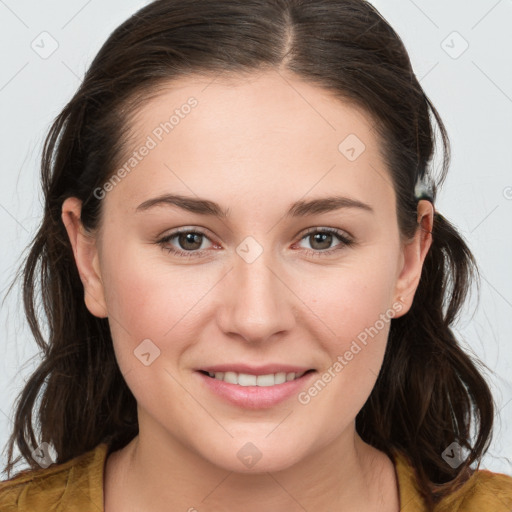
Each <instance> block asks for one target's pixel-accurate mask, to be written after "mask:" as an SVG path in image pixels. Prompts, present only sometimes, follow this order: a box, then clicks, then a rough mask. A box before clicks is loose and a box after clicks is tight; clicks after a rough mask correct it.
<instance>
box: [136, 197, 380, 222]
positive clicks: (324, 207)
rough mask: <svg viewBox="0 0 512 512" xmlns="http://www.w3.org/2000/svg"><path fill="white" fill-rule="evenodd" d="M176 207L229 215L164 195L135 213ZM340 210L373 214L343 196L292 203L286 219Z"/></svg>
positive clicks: (191, 200) (201, 201) (203, 201)
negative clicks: (351, 209)
mask: <svg viewBox="0 0 512 512" xmlns="http://www.w3.org/2000/svg"><path fill="white" fill-rule="evenodd" d="M165 205H168V206H177V207H179V208H182V209H183V210H187V211H189V212H192V213H197V214H199V215H211V216H214V217H218V218H220V219H225V218H226V217H228V215H229V208H228V209H226V210H224V209H222V208H221V206H220V205H219V204H217V203H215V202H213V201H209V200H208V199H200V198H194V197H188V196H182V195H177V194H164V195H161V196H158V197H154V198H152V199H148V200H147V201H144V202H143V203H141V204H140V205H139V206H137V208H136V211H137V212H140V211H147V210H149V209H151V208H154V207H156V206H165ZM342 208H357V209H360V210H363V211H367V212H369V213H375V212H374V210H373V208H372V207H371V206H370V205H369V204H366V203H363V202H362V201H359V200H357V199H353V198H350V197H343V196H330V197H322V198H318V199H311V200H309V201H305V200H301V201H296V202H295V203H293V204H292V205H291V206H290V208H289V210H288V212H287V213H286V216H287V217H290V216H291V217H306V216H308V215H318V214H320V213H326V212H331V211H335V210H339V209H342Z"/></svg>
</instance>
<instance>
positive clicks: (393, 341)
mask: <svg viewBox="0 0 512 512" xmlns="http://www.w3.org/2000/svg"><path fill="white" fill-rule="evenodd" d="M430 114H432V115H433V117H434V118H435V119H436V121H437V123H438V126H439V128H440V133H441V135H442V142H443V145H444V149H445V160H444V166H443V170H442V173H441V175H440V176H438V177H437V180H436V179H435V178H434V176H432V175H431V172H430V168H429V164H430V162H431V157H432V153H433V148H434V144H435V140H434V131H433V127H432V125H431V121H430ZM448 163H449V151H448V139H447V136H446V132H445V129H444V127H443V124H442V121H441V119H440V118H439V115H438V114H437V112H436V110H435V108H434V107H433V106H432V104H431V103H430V101H429V100H428V98H427V97H426V95H425V94H424V92H423V90H422V89H421V87H420V85H419V83H418V81H417V79H416V77H415V75H414V73H413V71H412V68H411V64H410V61H409V58H408V55H407V53H406V50H405V49H404V47H403V45H402V42H401V40H400V38H399V37H398V35H397V34H396V33H395V32H394V31H393V30H392V28H391V27H390V26H389V25H388V24H387V23H386V21H385V20H384V19H383V18H382V17H381V16H380V15H379V13H378V12H377V11H376V10H375V8H373V7H372V6H371V5H369V4H368V3H366V2H364V1H361V0H339V1H299V0H272V1H270V0H269V1H261V0H259V1H248V2H237V1H233V0H221V1H219V0H215V1H213V0H200V1H196V2H194V3H193V4H192V3H190V2H186V1H181V0H158V1H156V2H153V3H151V4H149V5H148V6H147V7H145V8H143V9H142V10H140V11H139V12H138V13H136V14H135V15H134V16H132V17H131V18H130V19H129V20H128V21H126V22H125V23H124V24H123V25H122V26H120V27H119V28H118V29H117V30H116V31H115V32H114V33H113V34H112V35H111V37H110V38H109V40H108V41H107V42H106V43H105V45H104V46H103V48H102V49H101V50H100V52H99V54H98V55H97V56H96V58H95V60H94V62H93V63H92V65H91V67H90V69H89V71H88V73H87V75H86V77H85V79H84V82H83V84H82V85H81V87H80V89H79V90H78V92H77V93H76V95H75V96H74V97H73V99H72V100H71V101H70V103H69V104H68V105H67V106H66V107H65V109H64V110H63V112H62V113H61V114H60V116H59V117H58V118H57V120H56V121H55V123H54V125H53V127H52V129H51V131H50V134H49V136H48V138H47V141H46V144H45V151H44V155H43V162H42V174H43V186H44V192H45V198H46V203H45V213H44V219H43V223H42V225H41V228H40V230H39V232H38V234H37V236H36V238H35V240H34V242H33V246H32V248H31V252H30V254H29V257H28V259H27V261H26V265H25V269H24V286H25V288H24V291H25V304H26V309H27V314H28V319H29V322H30V325H31V327H32V329H33V332H34V335H35V337H36V340H37V342H38V343H39V344H40V346H41V347H44V349H45V358H44V361H43V362H42V364H41V366H40V367H39V368H38V369H37V371H36V372H35V373H34V375H33V376H32V377H31V379H30V380H29V382H27V385H26V387H25V389H24V390H23V392H22V394H21V395H20V400H19V403H18V408H17V411H16V417H15V428H14V432H13V434H12V436H11V440H10V445H9V450H10V451H9V465H8V468H7V470H11V469H12V465H13V461H12V453H13V446H14V443H16V444H17V446H18V447H19V449H20V452H21V454H22V456H23V457H24V458H25V459H26V461H27V462H28V463H29V464H30V465H31V469H32V470H31V471H27V472H23V473H21V474H19V475H17V476H16V477H14V478H12V479H10V480H8V481H5V482H3V483H1V484H0V505H1V507H0V508H2V510H4V509H6V510H11V509H12V510H31V511H34V510H51V509H56V508H60V509H62V510H105V511H107V512H111V511H116V512H122V511H128V510H152V511H156V512H158V511H160V510H162V511H163V510H189V511H192V510H199V511H202V510H212V511H213V510H237V509H239V508H242V507H243V508H244V509H245V510H249V511H252V510H258V511H259V510H270V511H280V510H316V511H324V510H344V511H355V510H357V511H363V512H364V511H370V510H372V511H373V510H379V511H383V512H388V511H389V512H392V511H393V512H394V511H397V510H414V511H422V510H425V511H434V510H435V511H445V510H446V511H447V510H465V511H466V510H478V511H485V510H492V511H497V510H503V511H510V510H511V509H512V478H511V477H509V476H506V475H501V474H496V473H491V472H489V471H482V470H479V471H478V470H476V469H475V465H477V464H478V463H479V462H480V460H481V457H482V455H483V454H484V453H485V450H486V448H487V445H488V442H489V439H490V435H491V431H492V420H493V401H492V397H491V394H490V391H489V388H488V385H487V384H486V382H485V380H484V379H483V377H482V376H481V375H480V373H479V371H478V370H477V368H476V366H475V364H474V363H473V362H472V360H471V359H470V358H469V357H468V355H466V354H465V352H464V351H463V350H462V349H461V348H460V346H459V345H458V342H457V340H456V338H455V336H454V334H453V332H452V330H451V325H452V323H453V321H454V319H455V317H456V315H457V313H458V312H459V310H460V308H461V306H462V304H463V302H464V299H465V296H466V292H467V290H468V289H469V286H470V284H471V278H472V277H473V274H474V270H476V266H475V262H474V260H473V257H472V255H471V252H470V251H469V249H468V247H467V246H466V244H465V243H464V241H463V239H462V238H461V237H460V235H459V234H458V232H457V230H456V229H455V228H454V227H453V226H452V225H451V224H450V223H449V222H448V221H447V220H446V219H445V218H444V217H443V216H442V215H440V214H439V213H438V212H436V211H435V209H434V203H435V198H436V193H437V189H438V187H439V185H440V184H441V183H442V181H443V180H444V178H445V175H446V172H447V168H448ZM450 282H451V283H453V286H451V285H450V284H449V283H450ZM37 286H40V287H41V288H40V289H41V290H42V291H43V293H42V296H43V297H42V298H43V304H44V307H45V311H46V314H47V319H48V335H47V336H46V335H45V334H43V330H42V329H43V327H42V326H41V325H40V323H39V322H38V320H37V319H36V304H37V297H36V292H35V290H36V289H37ZM39 392H41V393H42V397H41V403H40V408H39V409H38V411H37V422H38V426H39V429H40V430H39V431H40V436H39V437H38V438H37V440H36V437H35V435H34V431H33V430H32V421H31V412H32V410H33V408H34V406H35V401H36V399H37V397H38V393H39ZM475 422H476V427H475ZM470 428H473V429H475V432H474V435H470ZM51 450H53V455H52V451H51ZM461 507H464V508H461Z"/></svg>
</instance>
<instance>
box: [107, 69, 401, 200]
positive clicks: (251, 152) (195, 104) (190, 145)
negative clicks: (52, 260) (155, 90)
mask: <svg viewBox="0 0 512 512" xmlns="http://www.w3.org/2000/svg"><path fill="white" fill-rule="evenodd" d="M130 130H131V132H132V137H131V139H130V142H129V144H128V145H127V149H128V151H127V153H126V155H125V156H124V160H123V161H122V162H121V164H120V165H119V168H121V167H122V166H124V167H125V169H126V170H127V171H128V172H125V173H123V174H124V175H126V179H123V180H122V183H120V184H119V186H117V187H116V190H115V191H114V194H112V196H114V195H116V194H120V193H121V190H123V189H124V191H125V193H128V194H129V195H130V196H131V197H133V199H134V201H135V200H140V201H142V200H144V199H147V198H148V196H150V195H151V194H153V195H155V194H157V193H162V192H171V191H172V192H176V193H188V194H195V195H199V196H201V197H208V196H212V198H213V199H214V200H216V201H217V199H220V198H222V197H224V198H225V197H226V191H229V192H230V195H231V196H232V197H233V199H236V198H237V197H241V196H243V197H246V196H247V194H250V195H257V194H258V193H261V194H268V193H272V194H273V195H278V194H281V195H283V196H286V195H289V196H290V200H292V199H293V200H295V199H297V198H299V197H301V196H304V195H306V194H308V193H309V192H312V193H313V192H316V193H322V192H327V191H330V190H332V189H337V190H338V191H339V192H343V191H344V189H345V190H347V191H349V192H351V193H353V194H355V195H358V194H359V195H360V197H359V198H360V199H362V200H363V198H364V197H366V198H367V199H368V198H369V196H370V195H371V194H372V192H374V193H379V192H380V193H382V188H383V186H385V188H388V189H391V190H388V192H387V193H388V194H390V198H392V195H393V190H392V187H391V185H390V184H391V180H390V178H389V176H388V172H387V170H386V169H385V167H384V161H383V158H382V156H381V146H380V140H379V138H378V134H377V132H376V130H375V128H374V122H373V119H372V118H371V116H369V115H368V114H367V113H366V112H364V111H363V110H362V109H360V108H358V107H356V106H354V105H353V104H350V103H348V102H346V101H342V100H340V99H338V98H336V97H335V96H334V95H333V94H332V93H331V92H329V91H327V90H326V89H323V88H321V87H318V86H316V85H313V84H311V83H307V82H305V81H303V80H301V79H299V78H297V77H295V76H293V75H290V74H284V73H282V72H277V71H272V72H264V73H263V72H262V73H253V74H250V75H230V76H222V77H220V76H214V75H212V76H187V77H182V78H180V79H177V80H173V81H172V82H169V83H168V84H165V86H164V87H162V88H161V89H160V92H159V94H158V96H156V97H153V98H152V99H151V100H149V101H147V102H146V103H145V104H144V106H143V107H142V108H141V109H140V110H139V111H138V112H137V114H136V115H135V116H134V118H133V120H132V122H131V125H130ZM144 147H146V149H145V150H144V151H141V150H143V149H144ZM148 148H149V149H148ZM133 152H138V153H139V155H138V156H137V157H136V160H137V161H135V160H134V156H133ZM142 152H143V153H144V155H143V156H142V157H141V156H140V153H142ZM292 196H293V197H292ZM218 202H221V201H218ZM289 202H290V201H287V204H288V203H289Z"/></svg>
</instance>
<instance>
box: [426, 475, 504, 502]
mask: <svg viewBox="0 0 512 512" xmlns="http://www.w3.org/2000/svg"><path fill="white" fill-rule="evenodd" d="M452 511H454V512H455V511H456V512H511V511H512V477H510V476H508V475H504V474H502V473H493V472H492V471H488V470H486V469H482V470H478V471H475V473H473V475H472V476H471V478H470V479H469V480H468V481H467V482H466V483H465V484H464V485H462V487H460V488H459V489H457V490H456V491H455V492H454V493H453V494H452V495H450V496H447V497H446V498H445V499H444V500H442V501H441V502H440V503H439V504H438V506H437V508H436V512H452Z"/></svg>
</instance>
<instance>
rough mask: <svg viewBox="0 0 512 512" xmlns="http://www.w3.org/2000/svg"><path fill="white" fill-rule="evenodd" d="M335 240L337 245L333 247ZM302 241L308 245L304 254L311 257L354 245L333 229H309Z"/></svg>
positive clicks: (350, 240)
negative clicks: (308, 254) (305, 241)
mask: <svg viewBox="0 0 512 512" xmlns="http://www.w3.org/2000/svg"><path fill="white" fill-rule="evenodd" d="M336 239H337V240H338V243H336V244H334V245H333V242H335V241H336ZM304 240H307V242H308V243H309V245H310V248H307V247H305V249H306V252H308V253H310V254H312V255H313V256H321V255H324V254H331V253H334V252H337V251H339V250H341V249H343V248H345V247H349V246H351V245H353V244H354V243H355V242H354V240H353V239H352V238H350V237H349V235H346V234H345V233H344V232H342V231H339V230H337V229H334V228H323V229H310V230H309V231H308V232H307V233H306V234H305V235H304V236H303V237H302V239H301V242H302V241H304Z"/></svg>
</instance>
